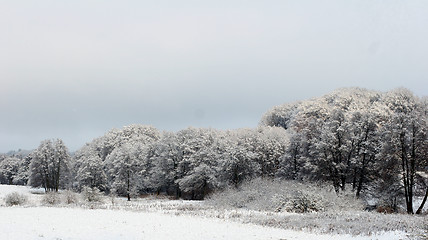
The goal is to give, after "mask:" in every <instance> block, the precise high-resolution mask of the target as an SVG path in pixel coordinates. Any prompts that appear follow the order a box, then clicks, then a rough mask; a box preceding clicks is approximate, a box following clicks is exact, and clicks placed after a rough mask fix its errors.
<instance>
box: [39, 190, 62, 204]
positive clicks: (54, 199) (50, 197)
mask: <svg viewBox="0 0 428 240" xmlns="http://www.w3.org/2000/svg"><path fill="white" fill-rule="evenodd" d="M60 202H61V199H60V197H59V194H58V193H56V192H48V193H46V194H45V195H43V198H42V203H43V204H46V205H56V204H59V203H60Z"/></svg>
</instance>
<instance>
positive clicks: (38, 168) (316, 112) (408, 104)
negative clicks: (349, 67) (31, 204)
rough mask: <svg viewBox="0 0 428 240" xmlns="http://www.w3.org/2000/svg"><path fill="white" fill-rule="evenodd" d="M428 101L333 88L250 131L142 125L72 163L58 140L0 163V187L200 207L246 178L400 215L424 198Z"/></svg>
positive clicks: (427, 190)
mask: <svg viewBox="0 0 428 240" xmlns="http://www.w3.org/2000/svg"><path fill="white" fill-rule="evenodd" d="M427 112H428V101H427V99H426V98H418V97H416V96H414V95H413V94H412V93H411V92H410V91H408V90H406V89H396V90H393V91H390V92H386V93H382V92H376V91H369V90H365V89H359V88H349V89H340V90H337V91H335V92H332V93H330V94H328V95H325V96H322V97H320V98H315V99H311V100H306V101H301V102H296V103H290V104H284V105H280V106H276V107H274V108H273V109H271V110H269V111H268V112H267V113H266V114H265V115H264V116H263V117H262V120H261V122H260V126H259V127H257V128H254V129H237V130H229V131H222V130H216V129H207V128H187V129H184V130H181V131H178V132H160V131H158V130H157V129H156V128H154V127H151V126H144V125H131V126H127V127H124V128H122V129H113V130H111V131H109V132H108V133H107V134H105V135H104V136H101V137H99V138H96V139H94V140H93V141H92V142H90V143H87V144H85V145H84V146H83V147H82V148H81V149H79V150H78V151H76V152H75V153H74V154H73V156H70V155H69V153H68V151H67V148H66V147H65V145H64V143H63V142H62V141H61V140H46V141H43V142H42V143H41V144H40V146H39V147H38V149H36V150H35V151H33V152H32V153H31V154H29V155H27V156H25V157H23V156H21V157H19V156H17V155H15V156H7V157H6V156H3V157H0V181H1V182H2V183H6V184H29V185H31V186H38V187H39V186H42V187H44V188H45V189H46V191H57V190H58V189H60V188H73V189H76V190H81V189H82V188H84V187H90V188H94V189H98V190H100V191H103V192H105V193H116V194H119V195H122V196H127V197H128V199H130V198H131V197H133V196H136V195H138V194H144V193H164V194H168V195H172V196H175V197H177V198H185V199H203V198H204V197H205V196H206V195H207V194H209V193H210V192H212V191H215V190H217V189H222V188H224V187H226V186H235V187H238V186H239V185H240V184H241V183H242V182H243V181H245V180H247V179H251V178H254V177H262V178H283V179H293V180H297V181H301V182H306V181H313V182H320V183H324V184H329V185H331V186H332V188H333V189H334V190H335V191H336V192H338V193H340V192H341V191H345V190H346V188H351V190H352V191H354V193H355V195H356V197H362V196H364V197H375V198H377V199H380V201H382V202H383V204H387V205H389V206H390V207H391V208H395V209H396V208H397V206H398V204H399V203H400V201H401V200H402V199H403V202H404V204H405V206H406V210H407V212H408V213H413V212H415V210H416V213H420V212H421V210H422V205H423V204H422V205H421V206H419V208H418V209H414V206H413V200H414V197H415V195H419V196H424V197H425V198H424V202H425V201H426V198H427V196H428V174H427V172H428V167H427V166H428V163H427V157H428V140H427V133H428V127H427V116H428V113H427Z"/></svg>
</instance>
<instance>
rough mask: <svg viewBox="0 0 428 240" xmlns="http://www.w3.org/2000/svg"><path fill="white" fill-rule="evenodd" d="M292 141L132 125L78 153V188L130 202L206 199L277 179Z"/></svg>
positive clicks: (261, 131)
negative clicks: (159, 197)
mask: <svg viewBox="0 0 428 240" xmlns="http://www.w3.org/2000/svg"><path fill="white" fill-rule="evenodd" d="M287 141H288V137H287V134H286V132H285V130H284V129H283V128H277V127H259V128H257V129H240V130H234V131H219V130H214V129H204V128H188V129H184V130H181V131H179V132H176V133H172V132H163V133H160V132H158V131H157V130H156V129H155V128H153V127H150V126H142V125H131V126H128V127H125V128H123V129H121V130H112V131H110V132H108V133H107V134H106V135H104V136H103V137H100V138H97V139H95V140H94V141H92V142H91V143H88V144H86V145H85V146H84V147H83V148H81V149H80V150H79V151H77V152H76V153H75V156H74V163H73V164H74V165H73V169H74V172H75V177H74V179H75V182H74V187H75V188H79V189H80V188H82V187H84V186H87V187H91V188H98V189H100V190H101V191H106V192H111V191H114V192H116V193H118V194H121V195H126V196H128V199H129V198H130V197H131V195H133V194H138V193H155V192H157V193H159V192H165V193H168V194H170V195H174V196H176V197H183V198H190V199H202V198H203V197H204V196H205V195H206V194H207V193H209V192H211V191H213V190H215V189H217V188H221V187H224V186H226V185H229V184H233V185H238V184H240V183H241V182H242V181H243V180H244V179H246V178H251V177H254V176H274V174H275V171H276V170H277V169H278V168H279V159H280V157H281V156H282V155H283V154H284V152H285V146H286V145H287Z"/></svg>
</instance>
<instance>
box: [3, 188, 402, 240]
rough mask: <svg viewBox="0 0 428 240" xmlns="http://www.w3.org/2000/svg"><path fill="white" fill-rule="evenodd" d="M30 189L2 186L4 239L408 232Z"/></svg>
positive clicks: (385, 235) (307, 236) (93, 239)
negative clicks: (15, 201) (316, 229)
mask: <svg viewBox="0 0 428 240" xmlns="http://www.w3.org/2000/svg"><path fill="white" fill-rule="evenodd" d="M14 191H17V192H20V193H22V194H25V195H27V196H29V197H30V202H32V203H31V204H30V203H29V204H26V205H24V206H14V207H5V204H4V201H3V199H4V197H5V196H6V195H7V194H8V193H10V192H14ZM38 191H40V190H37V191H35V190H34V189H30V188H27V187H15V186H5V185H0V216H1V217H0V239H2V240H3V239H4V240H9V239H10V240H13V239H20V240H21V239H38V240H40V239H63V240H65V239H91V240H98V239H159V240H163V239H189V240H192V239H198V240H199V239H240V240H243V239H245V240H247V239H248V240H251V239H277V240H280V239H321V240H322V239H345V240H350V239H352V240H357V239H380V240H383V239H385V240H386V239H404V238H406V235H405V233H403V232H397V231H395V232H386V233H382V234H379V235H372V236H351V235H346V234H314V233H308V232H303V231H294V230H285V229H279V228H271V227H265V226H258V225H253V224H243V223H237V222H233V221H228V220H227V219H226V220H225V219H216V218H207V217H203V216H192V215H174V214H165V213H163V212H144V211H132V210H125V209H116V210H115V209H86V208H80V207H64V206H62V207H59V206H57V207H47V206H42V205H37V204H36V205H35V204H34V203H35V202H36V201H38V198H40V194H32V193H34V192H38Z"/></svg>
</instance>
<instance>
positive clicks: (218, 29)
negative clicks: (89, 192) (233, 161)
mask: <svg viewBox="0 0 428 240" xmlns="http://www.w3.org/2000/svg"><path fill="white" fill-rule="evenodd" d="M427 26H428V1H425V0H421V1H417V0H412V1H394V0H391V1H373V0H367V1H364V0H356V1H351V0H349V1H343V0H337V1H318V0H314V1H305V0H295V1H286V0H278V1H270V0H264V1H244V0H241V1H233V0H216V1H197V0H195V1H187V0H183V1H173V0H170V1H163V0H159V1H158V0H156V1H129V0H128V1H127V0H125V1H124V0H121V1H105V0H103V1H101V0H99V1H88V0H73V1H57V0H43V1H40V0H33V1H28V0H27V1H25V0H20V1H16V0H4V1H1V3H0V31H1V35H0V110H1V117H0V152H6V151H9V150H13V149H15V150H16V149H18V148H22V149H33V148H36V147H37V146H38V145H39V143H40V141H41V140H43V139H46V138H62V139H63V140H64V142H65V143H66V144H67V145H68V146H69V148H70V149H71V150H76V149H78V148H79V147H81V146H82V145H83V144H84V143H85V142H89V141H91V140H92V139H93V138H95V137H98V136H101V135H103V134H104V133H105V132H107V131H108V130H109V129H111V128H114V127H116V128H120V127H122V126H125V125H129V124H133V123H138V124H149V125H153V126H155V127H157V128H159V129H160V130H174V131H175V130H180V129H183V128H186V127H188V126H195V127H213V128H219V129H232V128H240V127H255V126H257V124H258V122H259V120H260V118H261V116H262V114H263V113H264V112H266V111H267V110H268V109H270V108H271V107H273V106H275V105H278V104H282V103H285V102H290V101H295V100H302V99H307V98H311V97H316V96H321V95H323V94H326V93H328V92H330V91H332V90H334V89H336V88H339V87H350V86H359V87H364V88H369V89H375V90H381V91H387V90H391V89H393V88H396V87H406V88H408V89H410V90H412V91H413V92H414V93H415V94H416V95H419V96H423V95H428V46H427V43H428V27H427Z"/></svg>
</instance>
